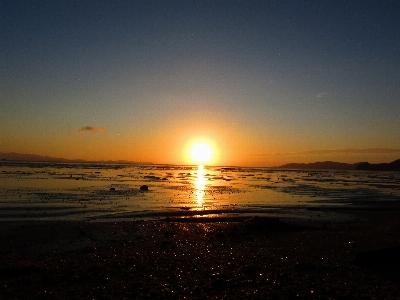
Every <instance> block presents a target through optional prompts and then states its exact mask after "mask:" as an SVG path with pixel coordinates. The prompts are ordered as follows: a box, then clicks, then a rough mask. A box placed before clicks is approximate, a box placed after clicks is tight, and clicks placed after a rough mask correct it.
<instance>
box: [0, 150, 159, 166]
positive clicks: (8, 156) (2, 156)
mask: <svg viewBox="0 0 400 300" xmlns="http://www.w3.org/2000/svg"><path fill="white" fill-rule="evenodd" d="M0 160H2V161H26V162H61V163H116V164H152V163H151V162H134V161H128V160H101V161H91V160H90V161H89V160H84V159H66V158H58V157H51V156H42V155H37V154H21V153H15V152H11V153H0Z"/></svg>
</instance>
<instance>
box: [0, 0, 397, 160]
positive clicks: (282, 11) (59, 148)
mask: <svg viewBox="0 0 400 300" xmlns="http://www.w3.org/2000/svg"><path fill="white" fill-rule="evenodd" d="M0 5H1V6H0V9H1V14H2V17H1V31H2V33H1V46H0V49H1V52H0V55H1V65H0V67H1V75H0V76H1V78H0V79H1V83H0V88H1V94H0V96H1V99H0V100H1V106H2V109H1V111H0V119H1V120H0V127H1V128H0V152H20V153H35V154H40V155H51V156H58V157H66V158H84V159H95V160H98V159H126V160H134V161H153V162H157V163H188V161H187V160H185V154H184V152H185V151H186V150H185V149H186V148H187V147H188V146H187V144H188V143H189V141H196V140H207V141H208V142H210V143H212V144H213V145H214V146H213V147H215V160H214V162H213V163H215V164H224V165H225V164H229V165H234V164H235V165H265V166H273V165H277V164H280V163H286V162H290V161H299V162H310V161H316V160H340V161H345V162H358V161H364V160H369V161H371V162H378V161H379V162H380V161H390V160H393V159H396V158H398V157H399V156H400V150H399V149H400V121H399V120H400V101H399V100H400V97H399V96H400V87H399V83H400V72H399V71H398V70H400V51H399V50H400V39H399V38H398V32H400V22H398V16H399V13H400V3H399V2H397V1H173V2H165V1H136V2H134V3H131V2H130V1H115V2H110V1H33V2H26V1H2V2H1V4H0ZM82 128H99V130H81V129H82ZM377 148H378V149H380V150H377ZM310 153H313V154H310ZM317 153H319V154H317Z"/></svg>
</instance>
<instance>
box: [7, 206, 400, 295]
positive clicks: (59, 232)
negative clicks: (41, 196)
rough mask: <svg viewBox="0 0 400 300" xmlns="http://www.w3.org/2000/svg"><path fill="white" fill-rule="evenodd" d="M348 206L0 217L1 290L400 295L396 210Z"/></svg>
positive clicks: (399, 236)
mask: <svg viewBox="0 0 400 300" xmlns="http://www.w3.org/2000/svg"><path fill="white" fill-rule="evenodd" d="M344 213H346V212H344ZM348 213H351V214H356V215H357V216H359V221H354V222H346V223H329V222H295V221H291V222H289V221H280V220H279V219H273V218H262V217H254V218H242V219H237V220H234V219H229V222H227V221H224V220H223V219H214V220H195V219H166V220H162V221H133V222H98V223H95V222H79V221H77V222H66V221H59V222H39V221H33V222H11V221H10V222H0V241H1V244H0V287H1V288H0V298H1V299H41V298H46V299H108V298H110V299H111V298H113V299H124V298H125V299H135V298H140V299H143V298H148V299H154V298H169V299H170V298H176V299H184V298H189V299H208V298H218V299H221V298H222V299H238V298H244V297H247V298H254V299H256V298H271V299H272V298H274V299H290V298H300V299H313V298H322V299H383V298H385V299H398V298H399V297H400V288H399V287H400V259H399V253H400V251H399V250H400V218H399V211H397V210H395V211H393V210H388V211H385V210H384V209H381V210H377V211H365V210H364V211H362V210H360V211H354V210H353V211H351V212H348Z"/></svg>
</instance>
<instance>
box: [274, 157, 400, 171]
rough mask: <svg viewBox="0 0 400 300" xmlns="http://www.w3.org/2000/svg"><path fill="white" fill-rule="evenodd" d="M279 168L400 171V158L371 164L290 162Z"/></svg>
mask: <svg viewBox="0 0 400 300" xmlns="http://www.w3.org/2000/svg"><path fill="white" fill-rule="evenodd" d="M279 168H284V169H309V170H314V169H316V170H322V169H325V170H367V171H400V159H398V160H395V161H393V162H391V163H382V164H370V163H368V162H362V163H355V164H346V163H340V162H334V161H324V162H315V163H309V164H299V163H290V164H286V165H283V166H280V167H279Z"/></svg>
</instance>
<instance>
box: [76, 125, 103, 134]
mask: <svg viewBox="0 0 400 300" xmlns="http://www.w3.org/2000/svg"><path fill="white" fill-rule="evenodd" d="M84 131H89V132H94V133H95V132H99V131H103V132H104V133H105V132H107V128H105V127H92V126H85V127H82V128H81V129H79V130H78V132H84Z"/></svg>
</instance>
